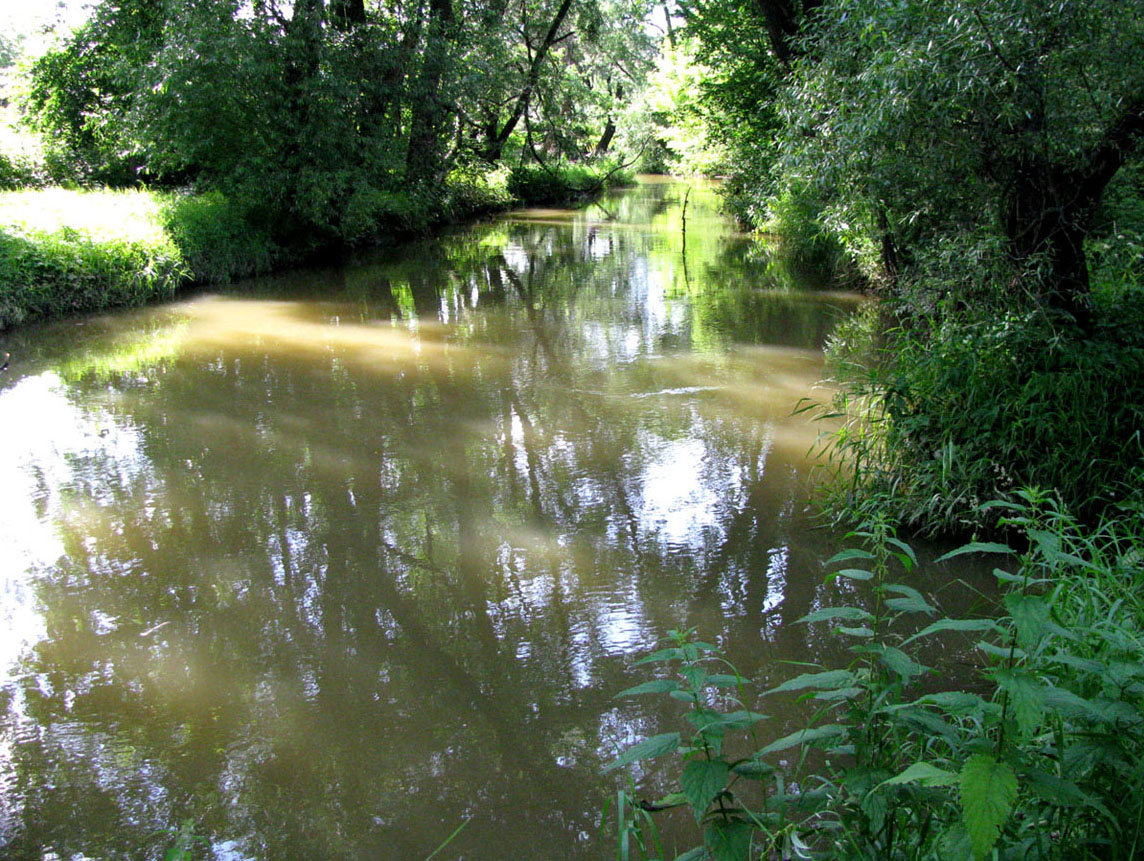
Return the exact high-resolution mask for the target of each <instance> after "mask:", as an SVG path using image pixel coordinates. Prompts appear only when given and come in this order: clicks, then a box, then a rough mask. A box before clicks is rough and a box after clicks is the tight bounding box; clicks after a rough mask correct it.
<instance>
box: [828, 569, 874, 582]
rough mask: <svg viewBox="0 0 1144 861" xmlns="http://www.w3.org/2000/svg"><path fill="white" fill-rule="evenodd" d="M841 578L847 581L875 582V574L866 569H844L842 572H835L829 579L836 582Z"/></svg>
mask: <svg viewBox="0 0 1144 861" xmlns="http://www.w3.org/2000/svg"><path fill="white" fill-rule="evenodd" d="M839 577H845V578H846V579H847V580H873V579H874V572H873V571H867V570H866V569H865V568H843V569H842V570H841V571H835V572H834V573H833V574H831V575H830V577H829V578H828V579H831V580H836V579H838V578H839Z"/></svg>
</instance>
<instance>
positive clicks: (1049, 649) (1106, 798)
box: [608, 490, 1144, 861]
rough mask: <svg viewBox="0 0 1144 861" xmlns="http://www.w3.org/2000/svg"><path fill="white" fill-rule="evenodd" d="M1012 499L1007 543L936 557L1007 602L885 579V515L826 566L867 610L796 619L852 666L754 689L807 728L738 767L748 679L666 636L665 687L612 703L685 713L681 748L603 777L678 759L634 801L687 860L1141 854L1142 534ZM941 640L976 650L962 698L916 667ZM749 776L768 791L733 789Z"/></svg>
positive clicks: (1040, 497)
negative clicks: (681, 821) (686, 817)
mask: <svg viewBox="0 0 1144 861" xmlns="http://www.w3.org/2000/svg"><path fill="white" fill-rule="evenodd" d="M1016 498H1017V499H1018V500H1019V501H1017V502H999V503H994V504H992V505H991V507H992V508H996V509H997V510H998V511H1000V512H1001V514H1002V515H1003V517H1002V519H1003V521H1004V523H1005V525H1006V526H1008V527H1010V528H1011V529H1012V530H1015V532H1014V535H1016V536H1018V537H1019V539H1020V540H1018V541H1014V542H1013V543H1012V544H1001V543H984V542H973V543H970V544H967V545H964V546H962V547H960V548H958V549H957V550H954V551H953V552H951V553H949V554H946V556H945V557H943V559H942V560H939V561H941V562H945V563H950V562H954V561H955V560H956V559H958V558H959V557H960V556H962V555H965V554H970V553H972V554H991V555H993V556H995V557H996V558H997V559H998V560H999V564H998V567H997V568H996V569H995V571H994V574H995V576H996V578H997V580H998V583H999V586H1000V587H1001V591H1002V596H1003V597H1002V600H1001V603H1000V606H999V607H998V608H997V613H996V615H993V616H986V617H982V618H949V617H945V616H942V615H941V614H940V613H939V612H938V610H937V608H936V607H934V606H933V604H931V602H930V600H929V598H927V597H926V596H924V595H922V594H921V593H919V592H918V591H917V590H916V589H914V588H911V587H909V586H906V585H904V584H901V583H897V582H894V580H893V579H892V578H893V576H894V572H895V571H898V570H909V569H911V568H912V567H913V566H914V564H915V557H914V554H913V551H912V550H911V549H910V547H909V546H908V545H907V544H906V543H904V542H903V541H901V540H900V539H899V538H898V537H897V535H896V534H895V531H894V529H893V528H892V526H891V525H890V523H889V522H888V521H886V520H885V519H884V518H878V519H875V520H872V521H870V522H868V523H866V524H864V526H863V528H861V529H859V530H857V531H855V532H854V533H851V536H850V537H851V538H853V539H855V540H857V541H858V542H860V546H856V547H853V548H851V549H849V550H845V551H843V552H842V553H839V554H838V555H836V556H835V557H834V558H833V559H832V560H831V563H832V565H834V566H838V570H836V571H835V572H834V573H832V574H831V575H830V576H831V578H840V579H846V580H849V581H854V582H856V583H859V584H866V586H867V587H868V590H867V593H866V594H867V599H868V600H867V601H866V602H865V603H863V604H854V603H846V604H840V605H838V606H831V607H824V608H820V609H817V610H815V611H814V612H812V613H810V614H809V615H807V616H806V617H804V618H803V619H802V620H801V621H802V623H804V624H808V625H828V626H830V627H831V628H832V629H833V631H834V633H835V634H836V635H837V636H840V637H843V638H845V639H846V640H847V641H848V642H849V643H850V644H851V645H850V652H851V654H852V655H853V659H852V660H851V662H850V664H849V665H848V666H846V667H833V668H831V667H824V668H821V669H818V670H815V671H813V672H805V673H801V674H799V675H797V676H795V677H793V678H791V679H788V680H787V681H785V682H783V683H782V684H780V685H778V686H776V687H774V688H772V689H771V690H769V691H767V692H766V693H765V694H764V696H775V695H783V696H788V695H795V696H797V697H799V699H801V700H803V701H805V702H807V703H809V704H811V705H813V706H814V707H815V708H816V709H817V717H816V719H815V720H814V721H813V723H812V724H811V725H810V726H808V727H807V728H805V729H802V730H799V731H797V732H794V733H791V734H788V735H785V736H783V737H781V738H775V739H765V741H766V744H765V745H762V746H757V747H756V749H755V752H754V753H752V754H750V755H748V756H745V757H743V756H740V757H735V758H732V757H729V756H727V755H726V753H725V751H727V750H728V749H729V746H728V745H727V744H725V737H726V736H727V735H728V734H729V733H731V732H733V731H742V730H743V729H744V728H747V727H750V728H752V731H753V732H755V733H758V732H759V731H758V729H757V728H755V724H756V722H757V720H758V719H759V718H760V717H761V716H760V715H758V714H757V713H756V712H754V711H753V710H752V705H751V704H750V702H749V700H748V699H747V697H746V696H745V694H744V693H743V691H744V690H745V683H744V682H743V680H742V679H740V678H739V677H738V675H737V674H736V673H734V672H733V671H729V670H728V668H727V667H726V666H725V663H724V662H723V661H722V658H721V655H720V653H719V651H718V650H717V649H715V648H714V647H713V646H710V645H709V644H704V643H702V642H699V641H697V640H695V638H694V636H693V634H692V633H691V632H685V633H681V632H672V634H671V643H670V645H669V646H668V647H667V648H665V649H660V650H658V651H656V652H654V653H652V654H651V655H649V656H648V657H647V658H645V659H643V661H642V662H641V663H643V662H652V663H662V664H665V665H667V666H668V667H670V668H672V669H673V670H674V674H673V675H672V676H664V677H661V678H657V679H654V680H652V681H649V682H645V683H644V684H642V685H638V686H636V687H634V688H630V689H628V690H627V691H624V692H623V693H622V694H620V696H634V695H642V694H667V695H669V696H671V697H673V698H675V699H679V700H681V701H683V702H685V703H686V704H687V705H688V709H689V711H688V714H687V720H688V722H689V723H690V724H691V727H692V729H691V730H690V731H689V733H690V735H685V734H684V733H678V732H677V733H664V734H661V735H657V736H652V737H651V738H649V739H645V740H644V741H642V742H640V743H639V744H637V745H635V746H634V747H632V748H629V749H628V750H627V751H626V752H624V753H623V754H621V756H620V757H619V758H617V759H616V760H615V761H614V762H612V763H611V764H610V765H609V766H608V769H614V768H623V767H627V766H630V765H632V764H633V763H636V762H639V761H642V760H645V759H649V758H653V757H660V756H666V755H677V756H680V757H681V760H682V763H681V766H682V767H681V771H680V778H679V784H678V789H679V791H678V792H676V793H671V794H669V795H668V796H666V797H665V798H663V799H660V800H658V801H656V802H652V803H648V802H640V801H638V800H636V801H634V802H633V801H629V807H630V806H631V804H633V803H634V804H635V806H636V807H637V808H638V809H640V810H644V811H647V810H658V809H662V808H664V807H669V806H684V805H685V806H689V807H690V808H691V809H692V812H693V813H694V814H695V819H696V822H697V824H698V826H699V827H698V840H699V841H701V842H700V843H699V845H697V846H696V847H695V848H694V849H692V850H691V851H689V852H687V853H684V855H682V856H680V857H681V858H687V859H700V858H713V859H718V861H724V859H727V861H730V859H735V861H738V859H747V858H760V857H761V858H768V857H775V856H778V855H779V854H781V856H782V857H784V858H787V857H798V858H879V859H882V858H931V857H936V858H970V857H972V858H986V857H990V856H993V857H999V858H1021V859H1036V858H1061V859H1065V858H1068V859H1071V858H1113V859H1118V858H1123V859H1129V858H1133V857H1137V854H1138V852H1139V851H1140V850H1141V849H1142V848H1144V802H1142V801H1141V799H1142V798H1144V629H1142V626H1141V622H1142V620H1144V615H1142V613H1141V610H1142V607H1141V600H1140V598H1139V595H1140V589H1141V587H1142V586H1144V566H1142V561H1144V558H1142V553H1144V534H1142V529H1141V524H1140V523H1139V522H1138V521H1137V522H1128V521H1123V520H1121V521H1108V522H1107V523H1106V524H1105V525H1104V526H1102V527H1101V529H1099V530H1097V531H1096V532H1095V533H1089V534H1086V533H1085V532H1084V531H1083V530H1082V529H1081V528H1080V527H1078V525H1077V523H1076V521H1075V520H1073V519H1072V518H1071V517H1070V516H1069V515H1067V514H1066V513H1065V512H1064V511H1063V510H1062V509H1061V508H1060V507H1059V506H1058V505H1056V503H1055V502H1054V501H1053V499H1052V497H1050V496H1047V495H1045V494H1041V493H1038V492H1033V491H1027V490H1022V491H1019V492H1018V493H1017V494H1016ZM910 620H916V621H913V622H912V623H910V626H909V627H903V623H909V622H910ZM950 635H953V636H959V637H963V638H964V637H971V638H979V639H978V642H977V645H976V649H975V651H976V653H977V654H978V656H979V659H980V665H979V667H978V669H977V671H976V679H975V681H974V683H973V684H972V685H971V686H969V688H968V689H943V688H942V687H941V685H940V684H938V683H937V682H936V681H935V676H936V675H937V674H935V673H934V671H933V670H932V669H931V668H929V667H926V666H924V665H923V664H922V663H921V661H920V660H919V658H918V648H919V645H920V644H921V643H922V642H924V641H927V640H929V639H931V638H934V637H941V636H950ZM713 670H714V671H713ZM923 678H926V679H927V684H926V685H925V687H924V688H923V687H922V686H921V685H919V684H918V681H919V680H920V679H923ZM728 692H730V694H728ZM814 750H818V751H821V752H822V753H821V754H818V755H817V756H812V755H811V752H812V751H814ZM792 752H793V753H794V754H795V755H794V756H792V755H791V754H792ZM780 754H781V755H782V758H781V759H780V758H779V755H780ZM791 762H793V765H790V764H789V763H791ZM811 763H814V765H813V766H811V765H810V764H811ZM751 781H759V782H761V784H762V790H763V791H761V792H759V791H755V792H749V791H744V789H745V788H746V787H747V786H748V785H749V782H751ZM634 795H635V793H628V794H627V796H626V797H627V798H628V799H632V798H633V797H634ZM625 827H626V828H627V830H628V831H629V832H631V831H633V830H635V831H637V832H639V838H640V839H639V840H634V838H633V837H632V835H631V834H630V833H629V835H628V838H627V839H628V845H633V843H634V845H640V846H644V847H650V846H652V845H654V844H653V841H651V840H648V839H645V838H644V837H643V835H644V833H645V832H648V831H649V829H651V828H652V827H653V826H651V825H648V824H646V823H645V821H644V820H641V819H639V818H629V819H628V820H627V822H626V823H625ZM643 857H660V856H656V855H655V854H654V853H651V852H645V853H644V856H643Z"/></svg>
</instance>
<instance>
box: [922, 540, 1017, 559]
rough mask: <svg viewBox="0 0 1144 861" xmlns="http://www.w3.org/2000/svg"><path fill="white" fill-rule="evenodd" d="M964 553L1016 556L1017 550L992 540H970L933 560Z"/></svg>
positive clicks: (949, 557)
mask: <svg viewBox="0 0 1144 861" xmlns="http://www.w3.org/2000/svg"><path fill="white" fill-rule="evenodd" d="M966 553H1008V554H1010V555H1013V556H1016V555H1017V551H1016V550H1014V549H1013V548H1012V547H1010V546H1009V545H1007V544H997V543H995V542H992V541H971V542H970V543H969V544H963V545H962V546H961V547H958V548H956V549H954V550H950V551H949V552H948V553H946V554H944V555H942V556H939V557H937V559H935V560H934V561H935V562H945V561H946V560H948V559H953V558H955V557H957V556H964V555H965V554H966Z"/></svg>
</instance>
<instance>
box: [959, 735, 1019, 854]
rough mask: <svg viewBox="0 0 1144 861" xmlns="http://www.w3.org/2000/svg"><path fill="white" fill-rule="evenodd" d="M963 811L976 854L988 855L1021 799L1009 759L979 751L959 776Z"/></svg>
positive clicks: (966, 763) (967, 761)
mask: <svg viewBox="0 0 1144 861" xmlns="http://www.w3.org/2000/svg"><path fill="white" fill-rule="evenodd" d="M958 784H959V786H960V789H961V814H962V819H963V821H964V822H965V827H966V830H968V831H969V842H970V845H971V846H972V848H973V854H974V857H976V858H984V857H985V856H986V855H987V854H989V850H991V849H992V848H993V844H994V843H996V842H997V837H998V835H999V834H1000V833H1001V826H1003V825H1004V824H1005V821H1006V820H1007V819H1008V818H1009V813H1010V811H1012V809H1013V802H1015V801H1016V800H1017V775H1016V774H1014V773H1013V769H1012V768H1011V767H1010V766H1009V764H1008V763H1005V762H998V761H997V760H996V759H994V758H993V757H991V756H988V755H986V754H983V753H975V754H974V755H973V756H971V757H969V759H967V760H966V761H965V765H963V766H962V768H961V775H960V777H959V778H958Z"/></svg>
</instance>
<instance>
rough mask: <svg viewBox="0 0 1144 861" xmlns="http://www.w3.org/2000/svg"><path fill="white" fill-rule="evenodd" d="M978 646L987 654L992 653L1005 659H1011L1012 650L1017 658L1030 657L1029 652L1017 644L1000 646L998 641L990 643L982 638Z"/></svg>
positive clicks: (995, 656)
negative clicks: (1019, 647)
mask: <svg viewBox="0 0 1144 861" xmlns="http://www.w3.org/2000/svg"><path fill="white" fill-rule="evenodd" d="M977 648H978V649H980V650H981V651H983V652H984V653H985V654H987V655H992V656H993V657H994V658H1000V659H1001V660H1003V661H1007V660H1009V657H1010V651H1012V657H1013V658H1014V659H1015V660H1018V661H1023V660H1024V659H1025V658H1027V657H1028V653H1027V652H1026V651H1025V650H1024V649H1018V648H1017V647H1016V646H1012V647H1010V646H998V645H997V644H996V643H990V642H988V641H986V640H982V641H981V642H979V643H978V644H977Z"/></svg>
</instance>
